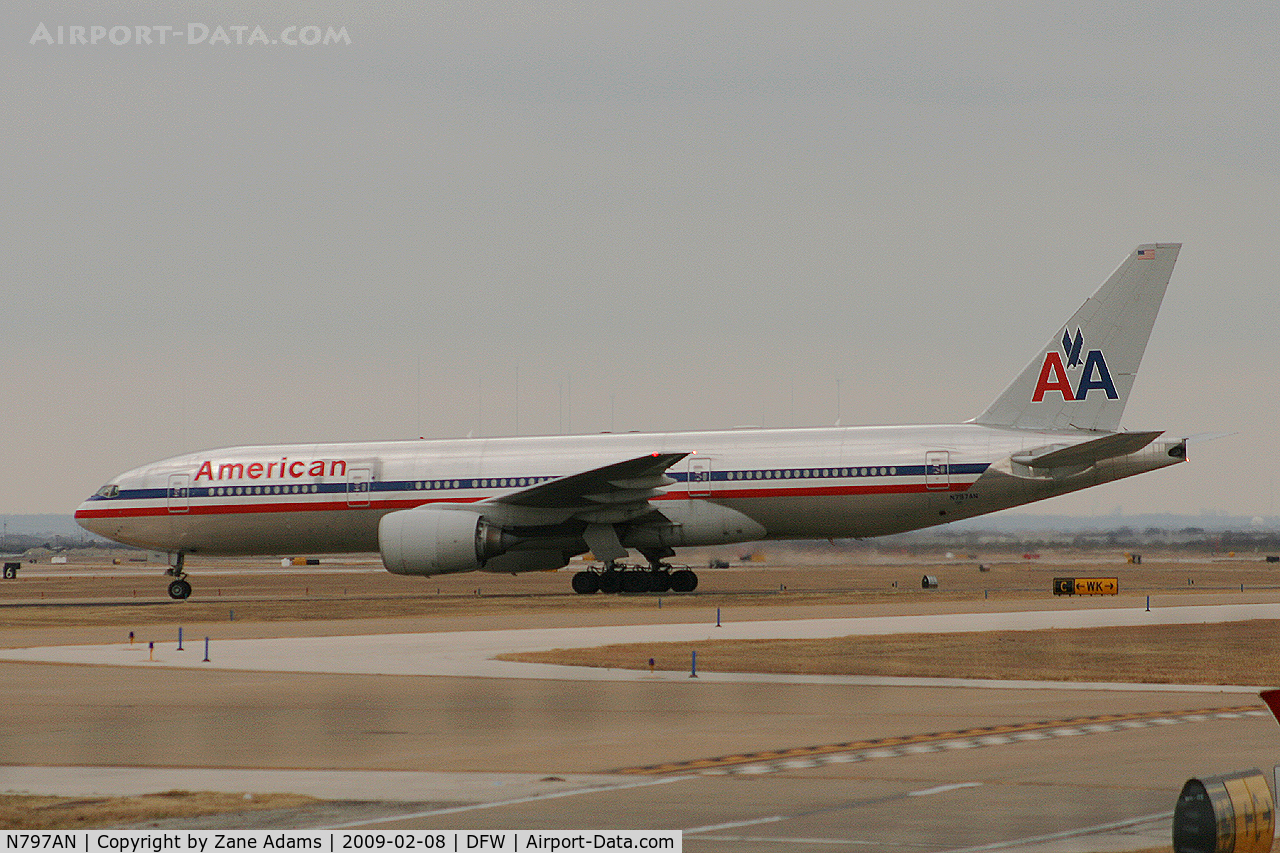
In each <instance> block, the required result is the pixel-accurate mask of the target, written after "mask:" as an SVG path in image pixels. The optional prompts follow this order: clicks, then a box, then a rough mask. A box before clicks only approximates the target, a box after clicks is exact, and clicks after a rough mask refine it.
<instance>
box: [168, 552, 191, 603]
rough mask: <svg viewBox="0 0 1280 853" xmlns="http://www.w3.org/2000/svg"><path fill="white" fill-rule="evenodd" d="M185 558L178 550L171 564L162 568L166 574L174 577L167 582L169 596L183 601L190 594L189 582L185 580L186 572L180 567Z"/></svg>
mask: <svg viewBox="0 0 1280 853" xmlns="http://www.w3.org/2000/svg"><path fill="white" fill-rule="evenodd" d="M186 558H187V555H186V554H185V553H184V552H182V551H179V552H178V559H177V560H176V561H175V562H174V564H173V565H172V566H170V567H169V568H167V569H165V570H164V573H165V574H166V575H169V576H170V577H173V578H174V580H173V581H172V582H171V583H170V584H169V597H170V598H173V599H177V600H178V601H183V600H184V599H186V598H189V597H190V596H191V584H190V583H189V582H188V581H187V573H186V572H185V571H183V568H182V566H183V564H184V563H185V562H186Z"/></svg>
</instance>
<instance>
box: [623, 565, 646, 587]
mask: <svg viewBox="0 0 1280 853" xmlns="http://www.w3.org/2000/svg"><path fill="white" fill-rule="evenodd" d="M649 589H650V584H649V573H648V572H647V571H645V572H638V571H635V570H634V569H632V570H629V571H625V572H623V573H622V591H623V592H648V591H649Z"/></svg>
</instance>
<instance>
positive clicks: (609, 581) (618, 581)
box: [596, 569, 622, 595]
mask: <svg viewBox="0 0 1280 853" xmlns="http://www.w3.org/2000/svg"><path fill="white" fill-rule="evenodd" d="M596 581H597V582H598V584H599V587H600V591H601V592H603V593H604V594H606V595H612V594H613V593H615V592H618V591H619V590H620V589H622V572H619V571H615V570H612V569H611V570H609V571H607V572H604V573H602V574H600V575H598V576H597V577H596Z"/></svg>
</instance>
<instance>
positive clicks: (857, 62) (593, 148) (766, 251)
mask: <svg viewBox="0 0 1280 853" xmlns="http://www.w3.org/2000/svg"><path fill="white" fill-rule="evenodd" d="M405 5H406V4H391V3H385V4H376V3H369V2H352V3H346V4H343V3H307V4H280V8H278V9H276V10H274V11H263V10H262V9H261V8H259V4H256V3H234V2H233V3H216V4H207V3H192V4H179V5H174V4H172V3H161V4H155V5H151V4H135V3H128V2H126V3H110V4H108V3H83V2H76V0H71V2H69V3H66V4H58V6H57V9H56V10H54V11H50V10H49V6H48V4H42V3H41V4H37V3H33V2H27V0H20V2H19V3H16V4H13V3H11V4H6V5H5V6H4V10H3V11H0V29H2V31H3V32H4V33H6V38H5V39H4V48H3V71H4V79H5V83H4V85H3V87H2V88H0V92H2V93H3V94H2V97H3V98H4V104H3V110H4V116H5V132H4V134H3V137H2V139H3V142H0V144H2V145H3V146H4V148H3V164H4V169H3V172H2V177H0V180H2V181H3V187H4V198H5V208H6V211H7V214H8V215H7V216H6V217H5V220H6V225H5V229H4V231H5V236H4V240H3V244H2V245H3V260H4V274H5V282H4V285H3V293H4V302H3V308H4V310H3V311H0V334H2V337H0V346H2V347H3V362H2V363H3V372H2V374H0V380H2V382H3V386H2V387H3V392H4V400H5V404H6V405H5V407H4V411H5V428H4V435H5V436H6V440H5V441H4V443H3V446H2V448H0V454H2V456H0V459H2V468H0V470H2V471H3V476H2V477H0V512H4V513H33V512H70V511H72V510H73V509H74V508H75V506H76V504H77V503H78V502H79V501H80V500H82V499H83V498H84V497H85V496H87V495H89V494H90V493H92V492H93V491H94V490H95V489H97V488H98V487H99V486H100V485H102V484H103V483H105V482H107V481H108V480H109V479H110V478H111V477H112V476H113V475H115V474H117V473H119V472H120V471H122V470H124V469H126V468H130V467H133V466H135V465H139V464H142V463H144V462H148V461H152V460H154V459H158V458H161V457H165V456H169V455H173V454H176V453H180V452H185V451H190V450H198V449H203V448H212V447H218V446H226V445H233V444H249V443H264V442H291V441H313V440H326V441H327V440H359V439H383V438H412V437H415V436H419V435H422V436H426V437H437V436H462V435H467V434H468V433H473V434H476V435H486V436H488V435H505V434H512V433H515V432H517V431H518V432H520V433H549V432H556V431H558V430H561V429H563V430H566V431H573V432H594V431H599V430H606V429H610V428H613V429H615V430H630V429H637V430H669V429H691V428H718V427H730V426H736V425H743V424H763V425H766V426H790V425H811V424H830V423H833V422H835V421H836V419H837V418H839V419H840V420H841V422H842V423H844V424H850V425H852V424H877V423H937V422H948V421H959V420H964V419H967V418H970V417H972V416H974V415H975V414H977V413H978V412H980V411H982V410H983V409H984V408H985V407H986V405H987V404H988V403H989V402H990V401H991V400H992V399H993V398H994V397H995V396H996V395H997V394H998V393H1000V391H1001V390H1002V389H1003V388H1004V387H1005V385H1006V384H1007V383H1008V382H1009V381H1010V380H1011V379H1012V378H1013V376H1014V375H1016V374H1017V373H1018V372H1019V371H1020V370H1021V369H1022V367H1023V366H1024V365H1025V364H1026V362H1027V361H1028V360H1029V359H1030V358H1031V356H1032V355H1033V354H1035V353H1036V352H1038V351H1039V349H1040V347H1041V346H1042V345H1043V344H1044V342H1045V341H1046V340H1047V339H1048V338H1049V336H1050V335H1051V334H1053V333H1054V332H1055V331H1057V330H1058V328H1059V327H1060V324H1061V323H1063V322H1064V321H1065V320H1066V319H1067V318H1068V317H1069V316H1070V315H1071V313H1072V312H1073V311H1074V310H1075V308H1076V307H1078V305H1079V304H1080V303H1081V302H1082V301H1083V300H1084V299H1085V298H1086V297H1087V296H1088V295H1089V294H1090V293H1092V291H1093V290H1094V289H1095V288H1096V287H1097V286H1098V285H1099V284H1100V283H1101V282H1102V281H1103V280H1104V279H1105V278H1106V276H1107V275H1108V274H1109V273H1110V272H1111V271H1112V269H1114V268H1115V266H1116V265H1117V264H1118V263H1119V262H1120V261H1121V260H1122V259H1123V258H1124V257H1125V255H1126V253H1128V252H1129V251H1130V250H1131V249H1132V248H1133V247H1134V246H1135V245H1137V244H1138V243H1141V242H1149V241H1181V242H1183V243H1184V248H1183V251H1182V254H1181V256H1180V258H1179V261H1178V266H1177V267H1176V269H1175V270H1174V274H1173V280H1172V282H1171V284H1170V287H1169V290H1168V294H1167V296H1166V299H1165V303H1164V308H1163V310H1162V312H1161V316H1160V318H1159V319H1158V321H1157V323H1156V327H1155V331H1154V334H1153V335H1152V339H1151V344H1150V347H1149V348H1148V350H1147V356H1146V360H1145V361H1144V364H1143V370H1142V373H1141V374H1140V375H1139V377H1138V380H1137V383H1136V385H1135V388H1134V394H1133V397H1132V399H1131V401H1130V404H1129V407H1128V410H1127V412H1126V415H1125V419H1124V422H1123V426H1125V427H1126V428H1129V429H1153V428H1154V429H1167V430H1169V431H1170V432H1171V433H1173V434H1176V435H1190V434H1196V433H1204V432H1234V433H1235V435H1233V436H1231V437H1228V438H1222V439H1219V440H1217V441H1214V442H1210V443H1206V444H1203V445H1193V447H1192V451H1191V457H1192V463H1191V464H1190V465H1183V466H1177V467H1175V468H1172V469H1167V470H1164V471H1161V472H1156V473H1152V474H1148V475H1145V476H1143V477H1140V478H1136V479H1133V480H1129V481H1126V482H1123V483H1117V484H1112V485H1109V486H1104V487H1101V488H1098V489H1093V490H1089V491H1086V492H1084V493H1081V494H1079V495H1075V496H1068V497H1064V498H1059V499H1056V500H1054V501H1048V502H1045V503H1043V504H1040V505H1038V507H1037V508H1038V509H1039V510H1041V511H1044V512H1054V513H1079V514H1085V515H1087V514H1091V513H1104V512H1107V513H1109V512H1112V511H1114V510H1115V509H1116V508H1117V507H1120V508H1123V510H1124V511H1125V512H1129V513H1138V512H1147V511H1152V512H1186V513H1197V512H1200V511H1202V510H1204V511H1210V512H1226V513H1231V514H1243V515H1247V516H1253V515H1260V516H1274V515H1276V514H1277V512H1280V510H1277V506H1276V497H1275V492H1276V479H1277V474H1280V459H1278V458H1277V454H1276V452H1275V446H1276V438H1277V428H1276V424H1277V414H1278V413H1280V412H1278V409H1280V404H1278V403H1277V396H1278V395H1277V385H1278V382H1277V377H1278V376H1280V370H1278V368H1277V364H1276V362H1277V355H1278V354H1280V329H1278V326H1280V286H1278V285H1280V282H1278V281H1277V276H1276V273H1275V270H1276V266H1277V265H1276V262H1275V260H1274V259H1272V258H1271V257H1270V255H1269V253H1270V252H1272V251H1275V247H1276V243H1277V236H1278V235H1280V222H1278V219H1280V217H1278V215H1277V214H1278V213H1280V120H1278V119H1277V117H1278V116H1280V95H1278V94H1277V93H1278V91H1280V83H1278V82H1277V75H1276V69H1277V68H1280V47H1278V44H1280V13H1278V12H1277V7H1276V6H1275V4H1274V3H1265V4H1253V3H1245V4H1227V5H1225V6H1215V7H1209V6H1205V5H1204V4H1200V3H1194V4H1192V3H1187V4H1169V3H1153V4H1140V5H1134V4H1117V3H1096V4H1089V3H1086V4H1070V8H1067V4H1059V3H1049V4H1043V5H1039V6H1023V5H1014V4H992V5H980V4H973V3H962V4H927V5H913V4H902V3H891V4H881V5H868V4H822V5H794V4H786V5H783V4H768V5H762V6H756V5H748V4H744V3H726V4H715V5H708V4H696V5H691V4H689V3H683V2H682V3H675V4H669V5H660V4H657V3H646V4H636V5H633V6H623V7H621V8H619V6H620V4H614V3H608V4H600V5H572V6H565V5H544V4H516V3H509V2H503V3H496V4H482V3H466V4H450V8H448V9H441V10H437V7H440V6H443V4H427V5H428V6H429V7H430V8H428V9H425V10H418V9H412V8H402V7H404V6H405ZM407 5H408V6H413V5H415V4H407ZM190 24H197V25H203V26H205V27H206V28H207V29H208V31H209V33H210V36H209V37H208V38H207V39H204V40H203V41H202V43H200V44H188V43H187V40H188V39H187V37H188V36H189V35H191V34H192V33H193V32H194V35H195V36H196V37H197V39H198V37H199V35H200V32H201V30H200V29H199V27H195V28H192V27H189V25H190ZM41 25H43V27H44V29H46V30H47V31H48V32H49V34H50V36H51V38H52V39H53V40H55V41H56V39H57V38H58V30H57V28H58V27H59V26H61V27H63V28H64V30H63V34H64V39H65V38H68V37H69V33H70V29H69V28H70V27H72V26H83V27H85V28H86V36H87V35H88V34H89V33H90V32H91V31H90V30H89V28H90V27H93V26H95V25H98V26H103V27H105V28H107V29H108V30H110V28H111V27H113V26H122V27H127V28H129V29H128V30H127V31H126V30H120V31H115V35H116V36H117V38H118V39H119V40H123V39H122V38H121V36H122V34H124V35H127V34H129V33H133V35H131V36H130V37H129V43H128V44H124V45H113V44H111V43H110V38H103V39H101V40H100V43H99V44H97V45H69V44H62V45H58V44H56V43H55V44H52V45H51V44H48V43H47V40H46V39H42V38H40V37H39V35H40V32H41ZM161 25H164V26H173V27H176V29H177V33H180V34H181V37H179V36H178V35H177V34H170V35H169V36H168V39H167V41H168V43H167V44H165V45H159V44H158V43H153V44H150V45H146V44H137V43H135V42H136V41H137V36H136V28H137V27H140V26H142V27H146V26H150V27H153V28H154V27H158V26H161ZM308 25H318V26H319V27H320V28H321V29H322V30H326V31H327V29H328V28H329V27H333V28H335V30H337V29H339V28H343V29H345V33H346V34H347V36H349V39H350V44H330V45H325V44H323V43H321V44H317V45H314V46H305V45H301V44H300V45H297V46H287V45H284V44H276V45H270V44H243V45H236V44H234V41H235V39H236V38H237V34H236V33H235V32H234V31H232V30H231V29H230V28H231V27H233V26H248V27H249V30H247V31H246V30H242V31H240V37H241V38H242V39H243V40H246V41H247V40H249V38H250V37H251V36H252V34H253V27H255V26H259V27H261V28H262V31H263V34H264V35H265V37H266V38H267V39H276V40H280V39H281V38H298V37H300V36H302V34H303V31H302V29H301V28H303V27H305V26H308ZM218 26H222V27H224V28H225V29H226V31H227V33H228V34H229V37H230V40H231V41H232V42H233V43H232V44H224V43H213V42H214V41H216V28H217V27H218ZM290 27H294V28H297V29H293V30H289V29H288V28H290ZM313 33H314V31H309V32H308V33H307V35H308V36H310V35H312V34H313ZM152 38H153V41H154V40H155V39H157V38H158V35H157V34H155V33H153V34H152ZM33 39H34V40H35V43H34V44H32V43H31V42H32V40H33ZM517 388H518V394H517Z"/></svg>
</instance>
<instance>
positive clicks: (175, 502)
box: [169, 474, 191, 513]
mask: <svg viewBox="0 0 1280 853" xmlns="http://www.w3.org/2000/svg"><path fill="white" fill-rule="evenodd" d="M190 510H191V475H190V474H170V475H169V512H171V513H180V512H189V511H190Z"/></svg>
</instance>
